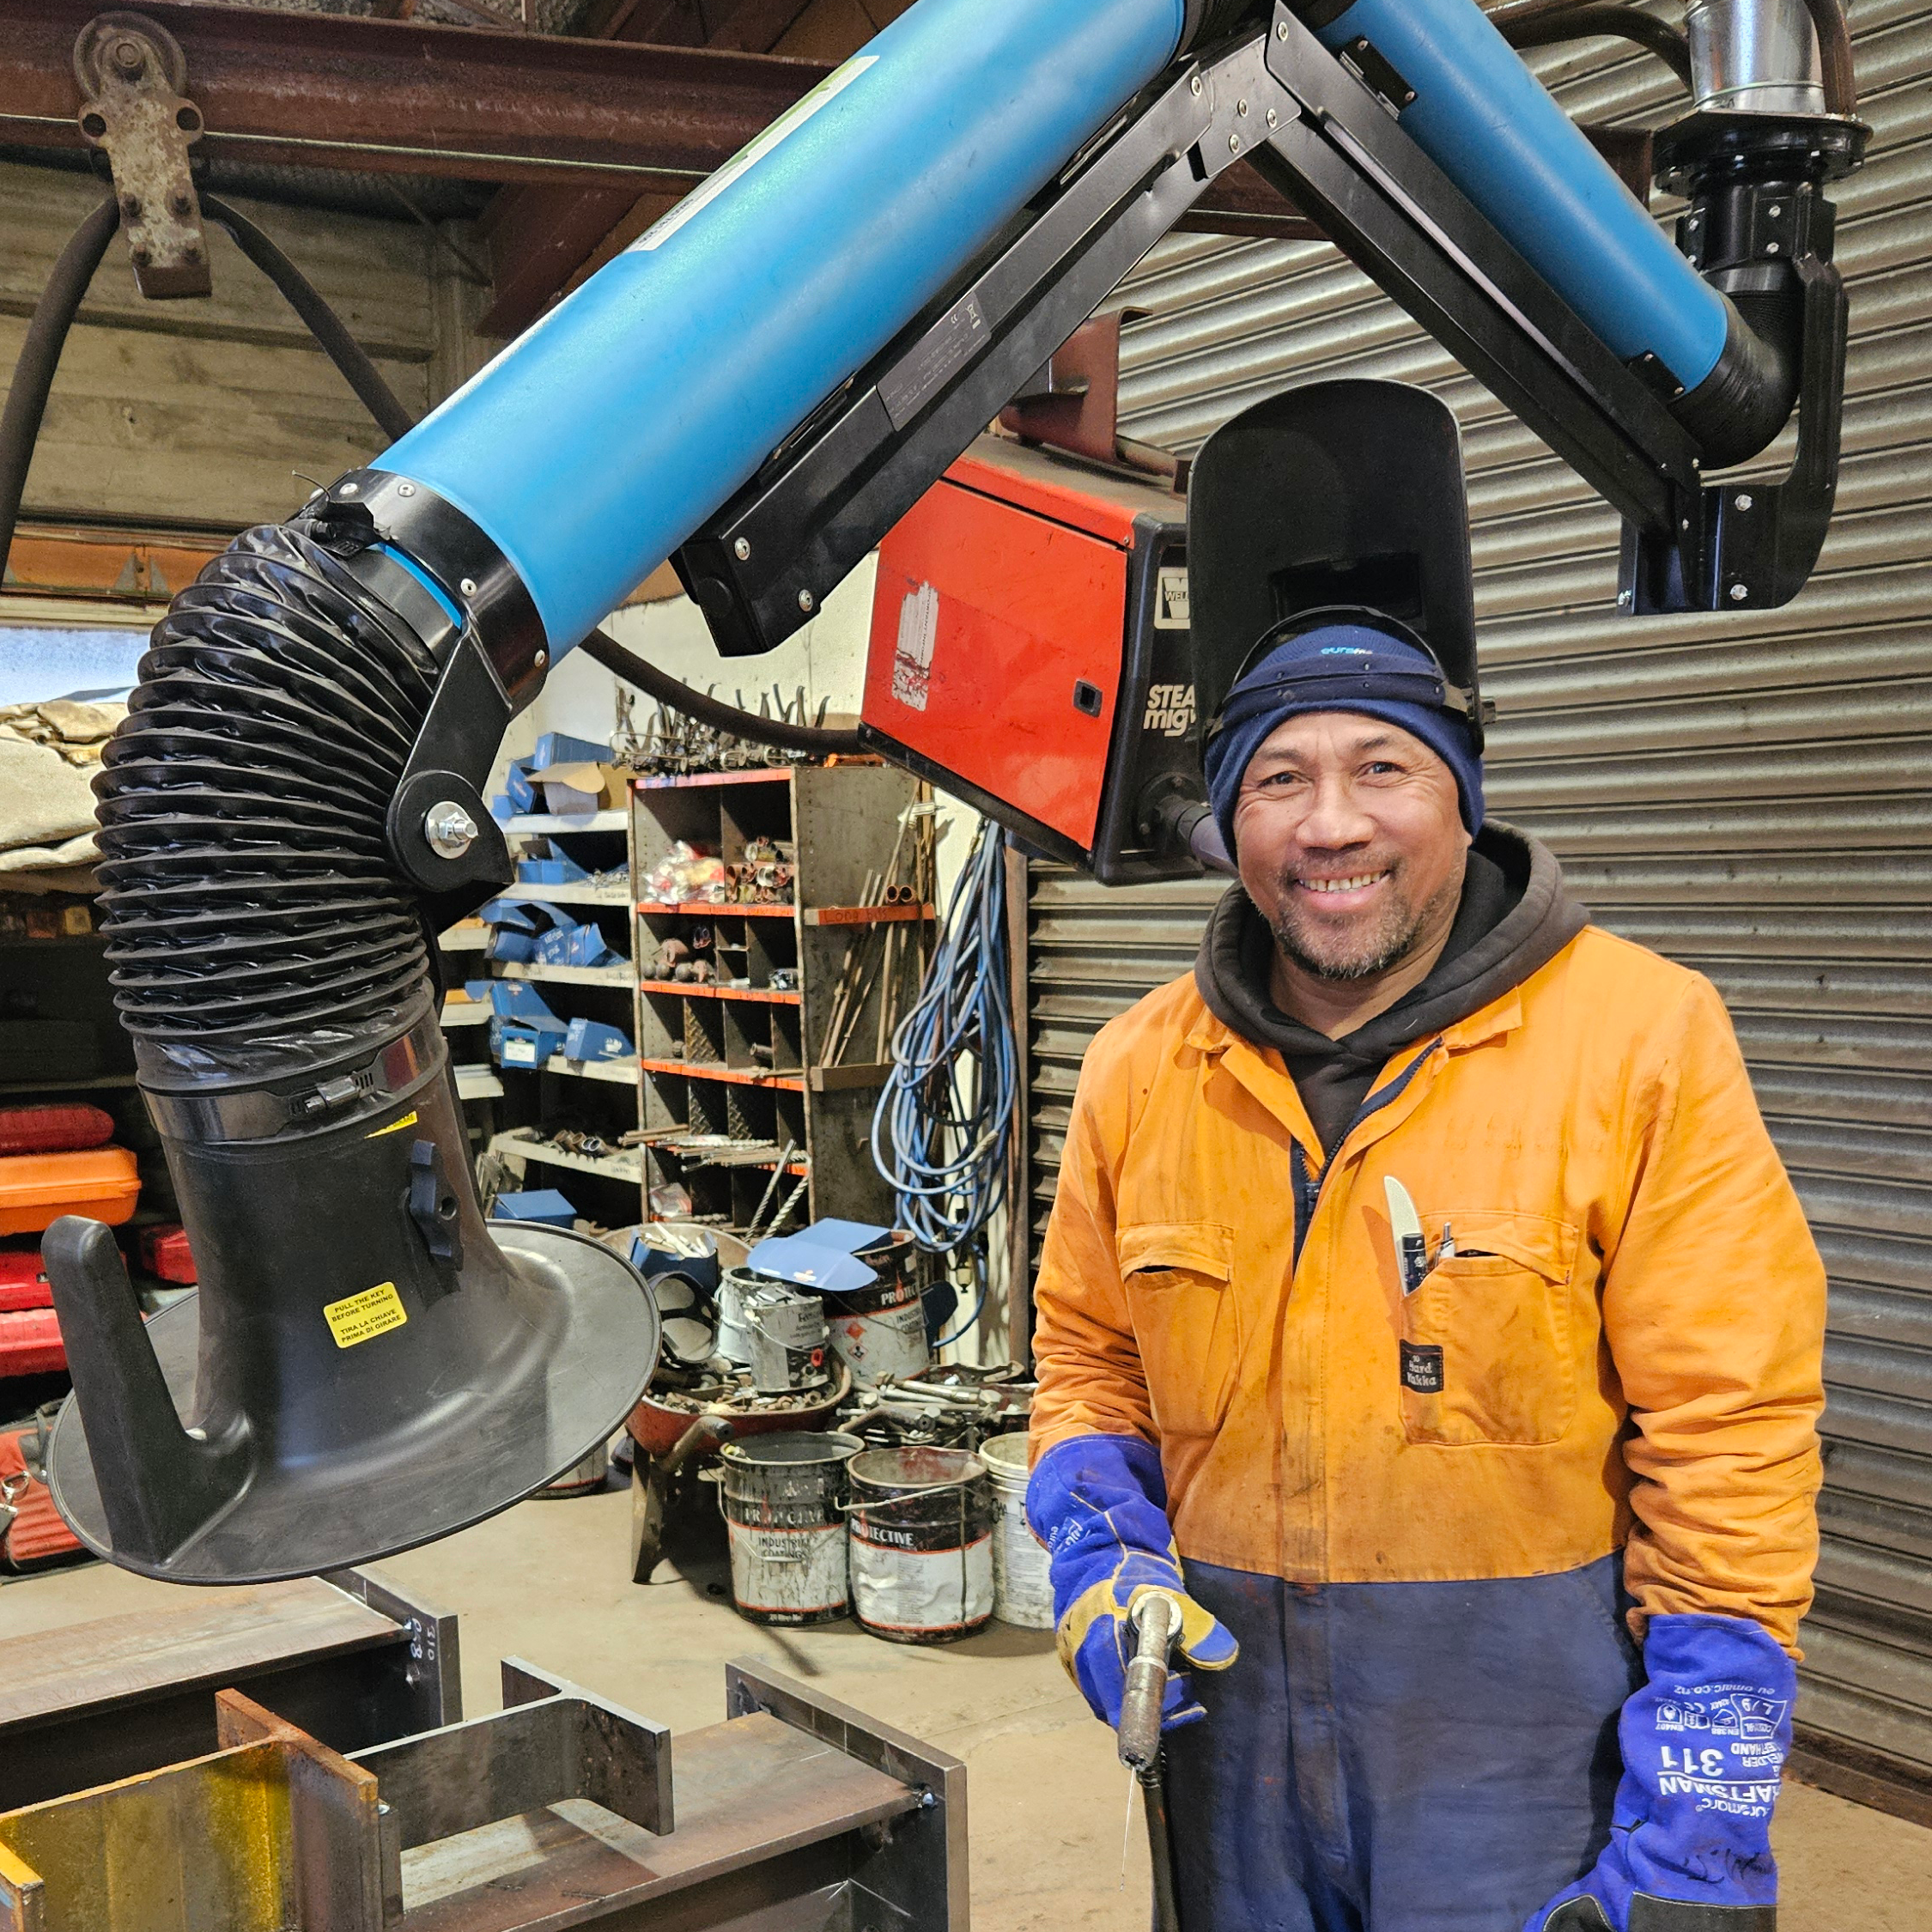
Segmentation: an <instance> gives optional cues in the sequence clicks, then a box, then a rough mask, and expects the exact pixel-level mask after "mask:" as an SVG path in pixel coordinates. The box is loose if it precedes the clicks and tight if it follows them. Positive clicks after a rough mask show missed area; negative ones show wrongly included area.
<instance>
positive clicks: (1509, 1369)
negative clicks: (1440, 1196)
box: [1400, 1209, 1578, 1446]
mask: <svg viewBox="0 0 1932 1932" xmlns="http://www.w3.org/2000/svg"><path fill="white" fill-rule="evenodd" d="M1444 1220H1447V1221H1449V1222H1450V1223H1451V1224H1453V1225H1454V1228H1455V1239H1456V1242H1457V1244H1458V1246H1459V1247H1460V1248H1461V1249H1462V1250H1463V1251H1462V1252H1461V1253H1459V1254H1456V1255H1452V1256H1450V1257H1449V1259H1447V1260H1446V1261H1438V1262H1437V1263H1436V1265H1435V1266H1434V1267H1432V1268H1431V1269H1430V1271H1429V1273H1428V1274H1427V1275H1426V1276H1425V1278H1424V1279H1423V1282H1422V1285H1420V1286H1419V1288H1417V1289H1416V1291H1415V1292H1414V1293H1413V1294H1411V1295H1405V1296H1404V1297H1402V1326H1401V1364H1400V1368H1401V1391H1402V1431H1403V1434H1404V1435H1405V1436H1406V1437H1407V1438H1408V1440H1409V1441H1410V1442H1412V1443H1448V1444H1451V1445H1455V1446H1467V1445H1469V1444H1472V1443H1553V1442H1556V1441H1557V1440H1558V1438H1559V1437H1561V1436H1562V1435H1563V1433H1564V1431H1565V1430H1567V1429H1568V1428H1569V1426H1570V1421H1571V1417H1572V1416H1573V1415H1574V1414H1575V1413H1576V1409H1577V1373H1578V1371H1577V1342H1576V1337H1575V1335H1574V1334H1573V1328H1574V1326H1575V1324H1574V1320H1573V1315H1572V1299H1573V1297H1572V1293H1571V1285H1570V1273H1571V1262H1572V1261H1573V1260H1574V1257H1575V1255H1576V1250H1577V1231H1576V1230H1575V1229H1573V1228H1571V1227H1570V1226H1569V1225H1568V1224H1565V1223H1564V1222H1561V1221H1558V1220H1554V1219H1552V1218H1549V1217H1547V1216H1544V1215H1536V1214H1512V1215H1504V1214H1497V1213H1481V1214H1478V1213H1471V1212H1461V1213H1458V1212H1455V1211H1454V1210H1453V1209H1452V1210H1450V1211H1449V1212H1446V1213H1437V1214H1436V1215H1435V1216H1434V1217H1433V1224H1435V1225H1437V1226H1440V1225H1441V1224H1442V1223H1443V1221H1444ZM1428 1224H1429V1223H1428V1222H1425V1225H1428Z"/></svg>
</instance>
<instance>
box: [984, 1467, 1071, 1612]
mask: <svg viewBox="0 0 1932 1932" xmlns="http://www.w3.org/2000/svg"><path fill="white" fill-rule="evenodd" d="M980 1461H981V1462H983V1463H985V1465H986V1473H987V1476H988V1477H989V1478H991V1479H992V1482H993V1505H994V1507H995V1508H996V1510H998V1511H999V1514H998V1515H997V1516H994V1518H993V1615H994V1616H996V1617H997V1618H998V1619H999V1621H1000V1622H1001V1623H1003V1624H1018V1625H1019V1626H1020V1628H1021V1629H1022V1630H1051V1629H1052V1628H1053V1627H1054V1586H1053V1579H1052V1577H1050V1576H1049V1575H1048V1558H1047V1546H1046V1545H1045V1544H1044V1543H1042V1541H1041V1540H1040V1539H1039V1538H1038V1537H1037V1536H1036V1535H1035V1534H1033V1531H1032V1528H1031V1527H1030V1525H1029V1524H1028V1522H1027V1520H1026V1475H1027V1468H1026V1431H1024V1429H1022V1430H1019V1431H1016V1432H1015V1433H1014V1434H1012V1435H1010V1436H988V1437H987V1439H986V1440H985V1441H984V1442H983V1443H981V1444H980Z"/></svg>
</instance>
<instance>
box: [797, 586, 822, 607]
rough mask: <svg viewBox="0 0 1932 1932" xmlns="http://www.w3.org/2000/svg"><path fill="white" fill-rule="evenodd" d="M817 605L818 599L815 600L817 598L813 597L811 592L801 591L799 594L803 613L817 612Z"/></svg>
mask: <svg viewBox="0 0 1932 1932" xmlns="http://www.w3.org/2000/svg"><path fill="white" fill-rule="evenodd" d="M817 604H818V599H817V598H815V597H814V596H813V595H812V594H811V592H810V591H808V590H802V591H800V592H799V610H801V611H811V610H815V609H817Z"/></svg>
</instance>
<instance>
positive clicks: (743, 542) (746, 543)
mask: <svg viewBox="0 0 1932 1932" xmlns="http://www.w3.org/2000/svg"><path fill="white" fill-rule="evenodd" d="M732 556H735V557H736V558H737V559H738V562H740V563H747V562H750V558H751V543H750V538H745V537H740V538H738V541H737V542H736V543H735V544H732Z"/></svg>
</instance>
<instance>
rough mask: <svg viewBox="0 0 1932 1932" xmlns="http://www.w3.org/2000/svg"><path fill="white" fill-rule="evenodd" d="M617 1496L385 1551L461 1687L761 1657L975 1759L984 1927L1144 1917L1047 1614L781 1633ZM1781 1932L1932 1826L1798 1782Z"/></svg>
mask: <svg viewBox="0 0 1932 1932" xmlns="http://www.w3.org/2000/svg"><path fill="white" fill-rule="evenodd" d="M629 1507H630V1505H629V1498H628V1497H626V1496H624V1495H623V1494H621V1493H611V1494H605V1495H601V1496H596V1497H591V1498H579V1499H576V1500H574V1501H570V1502H560V1503H532V1504H523V1505H522V1506H520V1507H519V1508H518V1509H515V1510H510V1511H508V1512H507V1514H505V1515H503V1516H499V1517H497V1518H496V1519H495V1520H494V1521H493V1522H487V1523H483V1524H482V1525H480V1526H479V1527H478V1528H475V1529H471V1530H468V1531H465V1533H464V1534H461V1535H459V1536H453V1537H450V1538H449V1539H448V1540H446V1541H444V1542H442V1543H439V1544H436V1545H434V1546H431V1547H430V1548H428V1549H424V1550H417V1551H415V1552H411V1553H410V1554H408V1555H406V1556H402V1557H397V1558H392V1559H391V1560H390V1562H388V1563H387V1564H384V1565H382V1568H383V1569H384V1570H385V1571H388V1572H391V1573H392V1574H393V1575H395V1576H396V1577H398V1579H399V1580H401V1581H402V1582H403V1583H405V1584H406V1585H407V1586H408V1587H409V1588H410V1590H411V1592H412V1593H413V1594H414V1595H417V1596H418V1597H420V1598H422V1599H425V1600H428V1601H434V1603H436V1604H437V1605H438V1606H439V1607H442V1608H446V1609H452V1610H455V1611H457V1612H459V1613H460V1616H461V1619H462V1624H461V1641H462V1656H463V1696H464V1704H465V1710H467V1711H468V1712H469V1713H470V1714H471V1715H472V1716H474V1715H476V1714H477V1713H479V1712H482V1711H486V1710H495V1709H496V1708H497V1707H498V1705H499V1704H501V1697H500V1695H499V1692H498V1686H497V1678H496V1663H497V1660H498V1659H499V1658H500V1657H503V1656H523V1657H527V1658H528V1659H529V1660H530V1661H531V1662H533V1663H536V1664H538V1665H539V1666H541V1667H543V1668H545V1669H547V1670H551V1671H555V1672H556V1673H557V1674H560V1675H562V1676H564V1677H568V1678H570V1679H573V1680H575V1681H576V1682H578V1683H580V1684H582V1685H584V1686H586V1687H588V1688H590V1689H592V1690H594V1691H597V1692H599V1693H600V1694H602V1695H604V1696H605V1697H608V1698H612V1699H613V1700H614V1701H616V1702H617V1703H618V1704H624V1705H627V1706H629V1708H630V1709H632V1710H636V1711H638V1712H639V1713H640V1714H641V1715H643V1716H647V1717H652V1718H654V1719H656V1720H657V1721H658V1722H660V1723H666V1724H669V1725H670V1726H671V1728H672V1730H673V1731H678V1730H684V1729H689V1728H694V1727H696V1726H697V1725H701V1724H708V1723H714V1722H717V1721H718V1719H719V1718H720V1717H721V1716H723V1714H724V1712H723V1702H724V1674H723V1668H722V1667H723V1665H724V1662H725V1661H726V1659H727V1658H730V1657H734V1656H744V1655H750V1656H755V1657H758V1658H760V1659H762V1660H763V1661H764V1662H767V1663H769V1664H770V1665H772V1666H774V1667H775V1668H778V1669H781V1670H785V1671H788V1672H791V1673H793V1674H795V1675H797V1676H799V1677H802V1678H805V1679H808V1680H810V1681H811V1682H812V1683H813V1684H814V1685H816V1686H818V1687H819V1688H820V1689H822V1690H823V1691H825V1692H829V1694H831V1695H832V1696H835V1697H838V1698H844V1699H845V1700H847V1701H848V1702H849V1703H851V1704H855V1705H857V1706H858V1707H859V1708H860V1710H865V1711H867V1712H869V1713H872V1714H873V1715H875V1716H878V1717H880V1718H883V1719H884V1720H886V1721H888V1722H891V1723H894V1724H897V1725H900V1726H902V1727H903V1728H905V1729H907V1730H908V1731H911V1732H913V1733H914V1735H918V1736H920V1737H921V1738H925V1739H927V1740H928V1741H931V1742H933V1743H934V1744H938V1745H942V1746H944V1747H945V1748H946V1749H947V1750H949V1751H951V1752H954V1753H957V1755H958V1756H960V1757H961V1758H963V1759H965V1761H966V1763H967V1765H968V1766H969V1776H968V1790H969V1803H970V1807H971V1820H972V1826H971V1846H972V1899H973V1911H974V1917H975V1922H976V1923H977V1924H978V1925H979V1926H980V1927H981V1932H1048V1928H1051V1929H1052V1932H1145V1928H1146V1923H1147V1867H1146V1851H1145V1844H1144V1841H1143V1840H1142V1838H1141V1835H1140V1827H1139V1821H1138V1819H1137V1820H1136V1821H1135V1825H1134V1829H1133V1832H1132V1833H1131V1834H1129V1835H1128V1837H1127V1867H1126V1873H1125V1879H1124V1883H1123V1880H1122V1872H1121V1842H1122V1822H1123V1817H1124V1811H1125V1801H1126V1790H1127V1787H1126V1778H1127V1774H1126V1773H1125V1772H1124V1771H1122V1770H1121V1768H1120V1766H1119V1765H1117V1764H1116V1763H1115V1759H1114V1750H1113V1738H1112V1734H1111V1733H1109V1732H1108V1731H1106V1730H1104V1729H1103V1728H1102V1727H1101V1726H1100V1725H1098V1724H1097V1723H1096V1722H1094V1721H1093V1720H1092V1718H1091V1717H1090V1716H1088V1714H1087V1710H1086V1707H1085V1705H1084V1704H1082V1703H1081V1701H1080V1699H1079V1698H1078V1695H1077V1694H1076V1693H1075V1692H1074V1691H1073V1690H1072V1687H1071V1686H1069V1685H1068V1683H1067V1681H1066V1678H1065V1676H1064V1675H1063V1674H1062V1673H1061V1671H1060V1666H1059V1664H1058V1663H1057V1662H1055V1660H1054V1655H1053V1643H1052V1638H1051V1637H1050V1636H1049V1635H1048V1632H1046V1631H1020V1630H1014V1629H1011V1628H1009V1627H1008V1626H1006V1625H1001V1624H994V1625H990V1626H989V1628H988V1630H987V1632H986V1633H985V1634H983V1635H981V1636H979V1637H972V1638H969V1639H968V1640H967V1641H966V1642H964V1643H957V1644H953V1645H951V1646H947V1647H945V1648H942V1649H911V1648H906V1647H902V1646H900V1645H896V1644H890V1643H880V1642H878V1640H876V1639H875V1638H872V1637H867V1636H866V1635H864V1634H863V1633H862V1632H861V1631H860V1630H859V1629H858V1628H857V1626H856V1625H852V1624H849V1623H845V1624H834V1625H827V1626H823V1627H822V1628H819V1629H817V1630H808V1631H776V1630H772V1629H769V1628H762V1627H758V1626H754V1625H748V1624H746V1623H744V1622H743V1621H742V1620H741V1619H739V1618H738V1617H737V1616H736V1615H735V1614H734V1613H733V1612H732V1610H731V1608H730V1607H729V1606H728V1604H727V1603H726V1602H725V1601H721V1600H720V1598H719V1597H718V1596H716V1595H710V1594H708V1587H707V1586H708V1585H710V1584H717V1583H719V1582H720V1571H718V1570H716V1569H713V1568H709V1567H707V1566H703V1565H701V1564H692V1565H691V1566H690V1577H681V1576H677V1575H675V1574H673V1572H672V1571H671V1568H670V1567H669V1566H668V1565H667V1566H666V1567H665V1568H664V1569H661V1570H660V1571H659V1581H658V1582H657V1583H653V1584H651V1585H649V1586H648V1587H646V1588H642V1589H640V1588H638V1587H637V1586H635V1585H634V1584H632V1583H629V1582H628V1581H627V1580H626V1578H625V1575H624V1569H625V1555H626V1542H627V1531H628V1522H629ZM176 1597H177V1593H176V1591H175V1590H174V1589H173V1588H171V1587H170V1586H168V1585H166V1584H158V1583H148V1582H145V1581H143V1579H141V1578H139V1577H131V1576H129V1575H127V1574H126V1573H125V1572H124V1571H117V1570H112V1569H109V1568H107V1567H106V1566H105V1565H101V1564H93V1565H89V1566H88V1567H87V1568H84V1569H80V1570H74V1571H62V1572H57V1573H54V1574H52V1575H49V1576H46V1577H33V1578H30V1579H27V1580H24V1581H21V1582H19V1583H13V1584H10V1585H9V1586H8V1587H7V1588H6V1589H0V1656H3V1654H4V1643H5V1640H6V1638H7V1637H9V1635H14V1634H16V1633H21V1632H24V1631H30V1630H40V1629H46V1628H50V1627H52V1626H56V1625H60V1624H64V1623H68V1622H75V1621H79V1620H82V1619H88V1618H93V1617H101V1616H109V1615H112V1614H114V1613H118V1612H121V1611H126V1610H133V1609H137V1608H139V1607H143V1606H148V1605H153V1604H157V1603H166V1602H169V1601H174V1600H175V1599H176ZM1774 1837H1775V1838H1776V1841H1777V1855H1778V1858H1779V1862H1780V1863H1781V1865H1782V1867H1783V1907H1782V1909H1781V1913H1780V1922H1781V1924H1782V1927H1783V1932H1923V1928H1924V1926H1925V1924H1926V1923H1927V1921H1926V1904H1925V1901H1926V1899H1927V1898H1928V1897H1929V1896H1932V1831H1927V1830H1924V1829H1923V1828H1921V1827H1920V1826H1914V1825H1908V1824H1905V1823H1903V1822H1901V1821H1900V1820H1897V1819H1893V1818H1888V1817H1886V1816H1884V1815H1883V1814H1880V1813H1877V1812H1872V1811H1867V1810H1864V1809H1862V1807H1859V1806H1856V1805H1853V1804H1849V1803H1846V1802H1845V1801H1844V1800H1842V1799H1838V1798H1834V1797H1831V1796H1829V1795H1826V1794H1825V1793H1824V1792H1821V1791H1814V1790H1810V1789H1806V1788H1805V1787H1803V1786H1801V1785H1789V1786H1787V1787H1786V1790H1785V1794H1784V1797H1783V1801H1782V1802H1781V1803H1780V1805H1779V1807H1778V1814H1777V1826H1776V1830H1775V1832H1774Z"/></svg>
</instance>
